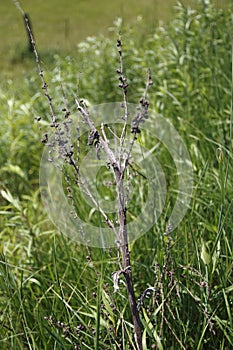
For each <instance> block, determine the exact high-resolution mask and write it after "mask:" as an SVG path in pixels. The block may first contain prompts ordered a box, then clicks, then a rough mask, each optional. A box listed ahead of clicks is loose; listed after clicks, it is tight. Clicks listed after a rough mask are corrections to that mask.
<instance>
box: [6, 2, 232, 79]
mask: <svg viewBox="0 0 233 350" xmlns="http://www.w3.org/2000/svg"><path fill="white" fill-rule="evenodd" d="M176 3H177V1H175V0H166V1H161V0H144V1H138V0H128V1H127V2H126V1H124V0H116V1H114V2H112V1H111V2H110V1H108V0H102V1H96V0H89V1H85V0H78V1H76V0H49V1H44V0H35V1H30V0H22V1H20V4H21V5H22V7H23V9H24V11H25V12H26V13H28V14H29V15H30V18H31V21H32V25H33V29H34V35H35V36H36V40H37V45H38V48H39V49H40V50H45V51H47V54H48V53H49V54H50V55H51V56H52V55H53V53H54V52H57V51H58V52H59V53H62V52H63V53H64V52H66V53H67V52H71V51H72V50H74V49H75V48H76V45H77V43H78V42H80V41H81V40H84V39H85V38H86V37H87V36H93V35H97V34H99V33H104V34H105V35H106V34H108V33H109V30H108V29H109V27H111V25H112V24H113V22H114V20H115V19H116V18H118V17H121V18H123V20H124V22H125V23H132V22H135V21H136V18H137V16H142V17H143V18H145V19H146V21H145V23H146V27H145V28H142V29H143V30H144V31H145V32H151V31H152V30H153V29H154V27H155V26H156V25H157V24H158V23H159V21H164V22H168V21H169V20H170V19H171V18H172V16H173V7H174V5H175V4H176ZM183 3H184V4H189V5H192V6H194V7H195V6H197V3H198V2H197V1H196V0H189V1H188V0H185V1H183ZM215 3H216V4H217V6H218V7H224V6H225V5H226V4H229V3H230V0H216V1H215ZM0 14H1V16H0V34H1V40H0V74H3V75H4V76H5V75H7V76H8V75H10V76H11V77H12V76H13V75H15V74H16V75H18V74H20V73H24V71H25V69H27V65H22V60H21V59H22V53H23V52H24V50H25V47H26V45H27V34H26V31H25V28H24V23H23V20H22V18H21V14H20V12H19V11H18V10H17V9H16V7H15V5H14V2H13V1H11V0H1V1H0Z"/></svg>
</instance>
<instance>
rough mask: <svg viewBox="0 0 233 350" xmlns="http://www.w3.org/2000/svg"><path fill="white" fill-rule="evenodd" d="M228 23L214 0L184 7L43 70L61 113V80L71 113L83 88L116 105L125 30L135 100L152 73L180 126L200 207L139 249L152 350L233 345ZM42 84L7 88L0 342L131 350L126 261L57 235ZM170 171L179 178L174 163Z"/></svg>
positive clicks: (153, 233) (161, 108) (124, 28)
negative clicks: (122, 265)
mask: <svg viewBox="0 0 233 350" xmlns="http://www.w3.org/2000/svg"><path fill="white" fill-rule="evenodd" d="M231 14H232V8H230V7H229V8H227V9H225V10H219V9H218V10H217V9H216V7H214V6H212V5H211V4H210V3H209V2H208V1H203V2H200V4H199V8H198V9H196V10H190V9H188V8H186V7H185V6H183V5H181V4H180V5H179V6H177V8H176V14H175V15H174V18H173V21H172V22H171V23H170V25H169V26H167V27H166V28H165V27H158V28H156V29H154V30H153V31H151V32H150V33H149V34H146V33H145V32H144V31H140V28H141V27H145V24H143V20H139V21H137V22H136V23H135V24H131V25H130V26H128V25H126V24H124V23H123V24H122V23H121V21H120V20H119V21H117V22H116V23H115V25H114V28H113V30H112V31H113V35H112V37H107V36H103V35H98V36H96V37H90V38H88V39H87V40H85V41H83V42H81V43H80V44H79V45H78V48H77V51H76V53H75V55H72V56H71V55H69V56H66V57H64V56H63V57H62V56H59V55H55V56H54V58H53V59H54V63H53V67H54V68H53V70H50V71H47V72H45V74H46V79H47V81H48V82H49V87H50V93H51V94H52V95H53V96H54V97H55V101H56V106H57V111H58V113H60V112H61V109H62V107H63V101H62V92H61V82H63V88H64V91H65V93H66V96H67V97H68V102H70V103H72V99H73V93H74V92H75V93H76V92H77V93H78V94H79V96H80V97H84V98H86V99H87V100H88V101H89V102H90V103H102V102H113V101H120V100H121V92H120V90H119V91H118V88H117V85H118V82H117V77H116V74H115V69H116V68H117V67H118V59H117V50H116V47H115V43H114V39H113V37H114V35H115V37H117V35H116V33H117V32H118V31H119V29H121V32H122V36H123V43H124V52H125V66H126V72H127V76H128V80H129V83H130V86H129V100H130V101H131V102H137V101H138V98H139V96H140V95H141V92H142V89H143V87H144V81H145V74H146V69H147V67H150V68H151V70H152V78H153V81H154V85H153V88H152V90H151V94H150V102H151V107H152V108H153V109H154V110H155V111H156V112H158V113H161V114H162V115H163V116H164V117H165V118H168V119H170V120H171V121H172V123H173V125H174V126H175V127H176V128H177V130H178V131H179V133H180V134H181V135H182V137H183V139H184V141H185V143H186V145H187V148H188V150H189V152H190V156H191V159H192V162H193V170H194V182H195V184H194V191H193V196H192V201H191V205H190V208H189V210H188V213H187V214H186V216H185V218H184V220H183V221H182V223H181V224H180V225H179V227H178V228H177V229H176V230H175V231H174V232H172V234H171V240H172V241H170V239H168V238H167V237H165V236H164V232H165V229H166V223H167V222H166V215H165V214H166V213H164V215H163V218H161V219H160V221H159V222H158V224H156V226H155V227H154V228H153V229H151V230H150V232H148V233H147V234H146V235H144V236H143V237H141V238H140V239H139V240H137V241H136V242H135V243H134V244H132V246H131V251H132V269H133V274H134V280H135V286H136V294H137V297H139V296H140V295H141V293H143V292H144V291H145V290H146V288H148V287H150V286H153V287H155V288H156V289H157V292H155V293H154V294H152V295H151V297H150V298H149V299H144V304H143V306H142V308H141V317H142V323H143V329H144V331H143V341H144V349H153V348H155V349H156V348H157V349H166V350H167V349H171V350H172V349H174V350H175V349H213V350H214V349H227V350H228V349H229V350H230V349H232V347H233V340H232V339H233V331H232V330H233V325H232V316H233V314H232V303H233V297H232V292H233V275H232V263H233V255H232V214H233V201H232V198H233V186H232V183H233V169H232V79H231V77H232V68H231V62H232V57H231V52H232V51H231V46H232V15H231ZM114 33H115V34H114ZM90 57H91V58H92V59H91V61H90V60H89V58H90ZM90 77H91V78H90ZM40 85H41V84H40V81H39V78H38V77H37V75H36V70H35V71H34V73H33V74H31V73H30V74H28V76H27V77H25V79H23V80H21V81H20V83H19V84H18V85H17V86H16V85H15V84H12V81H11V80H8V81H7V80H6V81H4V82H2V84H1V88H0V113H1V115H0V118H1V130H0V136H1V141H0V142H1V153H0V166H1V169H0V174H1V180H0V181H1V182H0V186H1V197H0V214H1V221H0V232H1V233H0V239H1V264H0V269H1V270H0V296H1V298H0V311H1V313H0V322H1V329H0V335H1V336H0V346H1V348H2V349H3V350H5V349H6V350H7V349H38V350H41V349H48V350H50V349H134V346H133V341H132V338H133V335H132V325H131V320H130V317H129V308H128V303H127V297H126V295H125V289H124V286H123V285H122V286H121V287H120V291H119V293H117V294H113V282H112V276H111V275H112V273H113V272H114V271H115V270H116V269H117V261H116V260H117V259H116V251H115V250H114V249H112V250H105V251H104V250H100V249H91V250H87V249H86V248H85V247H83V246H79V245H77V244H76V243H75V242H73V241H71V240H69V239H68V238H67V237H66V236H65V235H64V233H58V232H57V231H56V228H55V227H54V226H53V225H52V223H51V222H50V221H49V220H48V218H47V216H46V213H45V211H44V209H43V206H42V204H41V202H40V196H39V188H38V171H39V162H40V158H41V154H42V150H43V146H42V144H41V142H40V140H41V137H42V131H41V130H40V128H41V129H42V130H43V129H44V128H46V125H43V124H42V125H40V127H39V126H38V125H37V123H35V122H34V120H35V118H36V117H37V116H38V115H39V116H43V118H44V119H45V120H46V118H47V119H48V120H49V118H48V113H49V112H48V108H47V104H46V100H45V99H44V97H43V92H41V91H40ZM44 124H46V123H45V122H44ZM159 156H161V157H163V155H159ZM164 164H165V170H166V174H167V176H168V179H169V174H171V173H172V171H173V169H172V167H170V166H169V165H170V162H169V159H164Z"/></svg>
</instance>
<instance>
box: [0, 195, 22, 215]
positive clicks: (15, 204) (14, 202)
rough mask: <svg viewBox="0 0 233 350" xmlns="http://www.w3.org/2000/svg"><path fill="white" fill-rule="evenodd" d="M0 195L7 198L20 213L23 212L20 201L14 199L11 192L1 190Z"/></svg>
mask: <svg viewBox="0 0 233 350" xmlns="http://www.w3.org/2000/svg"><path fill="white" fill-rule="evenodd" d="M0 193H1V195H2V197H3V198H5V199H6V200H7V201H8V202H9V203H11V204H12V205H13V206H14V207H15V208H16V209H17V210H18V211H20V212H21V211H22V207H21V205H20V201H19V199H18V198H14V197H13V196H12V194H11V193H10V191H9V190H6V191H5V190H1V192H0Z"/></svg>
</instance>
